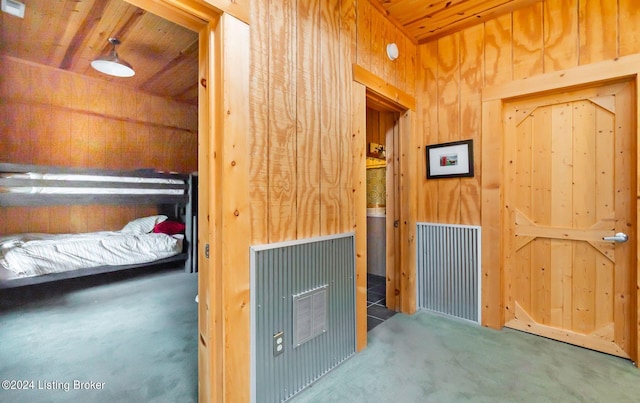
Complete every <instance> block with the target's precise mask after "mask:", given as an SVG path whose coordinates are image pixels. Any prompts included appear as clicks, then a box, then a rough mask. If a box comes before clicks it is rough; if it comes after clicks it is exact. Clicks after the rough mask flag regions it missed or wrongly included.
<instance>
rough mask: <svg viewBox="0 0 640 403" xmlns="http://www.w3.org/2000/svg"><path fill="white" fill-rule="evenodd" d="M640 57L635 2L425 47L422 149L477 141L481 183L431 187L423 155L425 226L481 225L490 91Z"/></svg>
mask: <svg viewBox="0 0 640 403" xmlns="http://www.w3.org/2000/svg"><path fill="white" fill-rule="evenodd" d="M639 52H640V9H638V6H637V4H636V2H635V1H633V0H620V1H587V0H545V1H542V2H540V3H536V4H534V5H532V6H530V7H528V8H526V9H523V10H519V11H516V12H513V13H511V14H507V15H503V16H501V17H498V18H496V19H493V20H490V21H487V22H485V23H484V24H479V25H476V26H474V27H471V28H468V29H465V30H463V31H461V32H457V33H454V34H452V35H449V36H446V37H443V38H441V39H438V40H436V41H433V42H429V43H426V44H424V45H420V46H419V47H418V67H417V72H416V74H417V79H416V81H417V82H416V97H417V102H418V125H419V126H418V133H421V136H422V137H421V140H420V141H421V143H422V144H423V145H427V144H434V143H442V142H446V141H454V140H463V139H473V140H474V145H475V146H476V147H475V172H476V176H475V177H474V178H463V179H439V180H429V181H427V180H426V178H425V176H424V172H425V163H426V158H425V155H424V148H423V147H421V148H420V158H419V159H418V172H419V173H421V175H419V176H418V177H416V178H415V184H416V186H417V190H418V221H429V222H441V223H454V224H470V225H479V224H480V215H481V208H480V206H481V198H480V183H481V182H480V181H481V179H482V178H480V175H479V174H480V169H479V167H480V164H481V163H482V161H480V156H481V152H480V151H481V150H480V130H481V105H482V101H481V91H482V89H483V88H484V87H487V86H493V85H499V84H504V83H508V82H510V81H512V80H518V79H524V78H527V77H532V76H536V75H539V74H544V73H549V72H553V71H558V70H562V69H567V68H571V67H576V66H580V65H585V64H590V63H594V62H598V61H602V60H606V59H612V58H615V57H619V56H625V55H629V54H635V53H639Z"/></svg>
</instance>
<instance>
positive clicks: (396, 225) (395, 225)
mask: <svg viewBox="0 0 640 403" xmlns="http://www.w3.org/2000/svg"><path fill="white" fill-rule="evenodd" d="M399 226H400V220H395V221H394V222H393V227H394V228H398V227H399Z"/></svg>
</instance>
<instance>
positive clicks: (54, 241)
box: [0, 231, 183, 278]
mask: <svg viewBox="0 0 640 403" xmlns="http://www.w3.org/2000/svg"><path fill="white" fill-rule="evenodd" d="M182 240H183V236H182V235H167V234H163V233H133V232H130V231H101V232H93V233H83V234H56V235H52V234H18V235H12V236H7V237H3V238H0V266H1V267H2V268H3V269H5V270H8V271H9V272H10V273H11V274H12V275H11V274H9V275H8V276H7V277H13V275H15V276H16V277H19V278H22V277H32V276H39V275H43V274H50V273H61V272H66V271H71V270H79V269H84V268H92V267H99V266H119V265H130V264H142V263H149V262H153V261H155V260H159V259H164V258H168V257H171V256H174V255H177V254H180V253H181V252H182ZM3 277H5V276H4V275H3Z"/></svg>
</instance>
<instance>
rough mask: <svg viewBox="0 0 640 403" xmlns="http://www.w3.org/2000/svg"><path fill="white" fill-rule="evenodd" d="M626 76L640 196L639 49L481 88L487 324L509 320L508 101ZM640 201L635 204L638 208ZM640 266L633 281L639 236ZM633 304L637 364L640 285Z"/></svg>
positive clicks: (639, 221)
mask: <svg viewBox="0 0 640 403" xmlns="http://www.w3.org/2000/svg"><path fill="white" fill-rule="evenodd" d="M621 80H628V81H632V82H634V84H635V96H634V100H635V105H634V106H633V108H632V109H633V111H634V112H635V120H634V124H635V127H634V128H633V130H632V133H633V132H635V135H636V150H632V153H633V155H634V157H635V160H636V171H635V172H634V173H633V177H634V178H633V183H634V186H635V188H636V197H635V198H634V200H637V197H638V196H640V189H638V180H637V178H638V176H639V175H640V174H639V173H640V162H639V160H640V159H639V158H638V155H639V152H638V147H640V142H639V141H638V139H639V135H638V134H639V133H638V128H639V127H640V110H639V105H640V91H639V90H638V89H639V88H640V54H636V55H631V56H624V57H620V58H618V59H614V60H606V61H602V62H598V63H593V64H590V65H585V66H579V67H575V68H572V69H567V70H561V71H557V72H553V73H548V74H543V75H539V76H535V77H530V78H527V79H523V80H516V81H512V82H509V83H506V84H503V85H498V86H493V87H487V88H485V89H484V90H483V92H482V151H481V152H482V178H483V179H482V218H481V224H482V228H483V234H485V236H484V237H483V240H482V276H483V281H482V324H483V325H484V326H488V327H492V328H495V329H500V328H502V327H503V326H504V324H505V315H504V297H505V292H504V284H503V277H504V267H503V254H504V253H505V251H504V244H505V239H503V231H502V229H503V225H504V222H503V213H502V211H500V208H498V207H499V206H502V205H503V193H504V187H505V183H504V182H503V181H504V179H503V171H504V170H503V168H502V164H503V163H504V161H503V151H504V132H503V130H504V128H503V122H502V116H503V114H502V112H503V105H504V103H505V102H506V101H509V100H512V99H515V98H518V97H523V96H535V95H541V94H545V93H550V92H557V91H562V90H575V89H580V88H583V87H586V86H595V85H598V84H603V83H607V82H615V81H621ZM638 207H639V205H638V203H637V202H636V206H635V207H633V210H634V211H636V212H637V211H638ZM639 224H640V214H636V223H635V226H636V228H635V229H634V230H636V231H637V228H638V226H639ZM635 248H636V262H635V263H636V270H633V269H632V273H631V274H632V277H633V278H632V285H633V284H635V285H637V284H638V281H639V280H640V264H638V263H639V259H638V257H639V255H638V250H640V240H636V245H635ZM631 297H632V300H633V301H632V303H631V306H633V307H635V310H634V311H633V312H632V314H631V316H633V318H632V323H635V326H636V330H635V331H634V332H633V335H634V336H635V337H634V340H631V349H630V356H631V360H633V361H634V363H635V364H636V366H637V365H638V358H639V357H638V355H639V350H640V324H638V318H639V316H640V289H639V288H638V287H636V291H635V292H632V293H631Z"/></svg>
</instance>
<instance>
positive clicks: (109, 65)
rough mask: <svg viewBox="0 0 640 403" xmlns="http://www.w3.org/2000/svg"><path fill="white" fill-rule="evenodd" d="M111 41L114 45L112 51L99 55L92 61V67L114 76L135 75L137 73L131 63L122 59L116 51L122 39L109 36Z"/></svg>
mask: <svg viewBox="0 0 640 403" xmlns="http://www.w3.org/2000/svg"><path fill="white" fill-rule="evenodd" d="M109 43H110V44H111V45H113V49H111V52H109V54H108V55H106V56H103V57H99V58H97V59H96V60H94V61H92V62H91V67H93V68H94V69H96V70H98V71H99V72H101V73H104V74H108V75H110V76H114V77H133V76H134V75H135V74H136V72H135V71H134V70H133V67H131V65H130V64H129V63H127V62H125V61H124V60H122V59H120V57H119V56H118V53H117V52H116V45H119V44H120V41H119V40H118V39H116V38H109Z"/></svg>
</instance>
